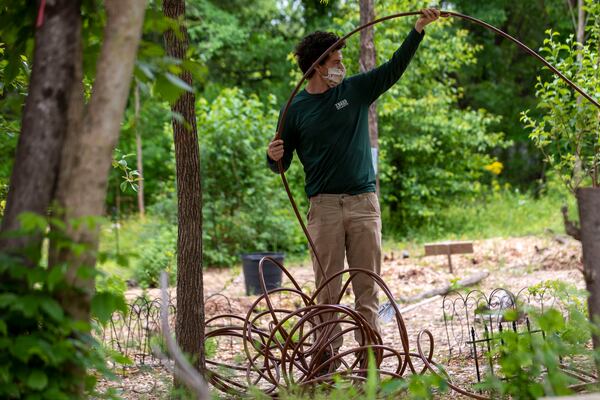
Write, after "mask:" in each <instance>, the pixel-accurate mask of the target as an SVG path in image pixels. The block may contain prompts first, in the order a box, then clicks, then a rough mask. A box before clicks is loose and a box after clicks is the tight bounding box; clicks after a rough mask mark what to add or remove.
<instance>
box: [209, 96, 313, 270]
mask: <svg viewBox="0 0 600 400" xmlns="http://www.w3.org/2000/svg"><path fill="white" fill-rule="evenodd" d="M199 109H200V110H199V112H198V115H199V117H198V134H199V137H200V152H201V157H200V159H201V163H202V193H203V210H202V212H203V227H204V229H203V246H204V250H203V251H204V262H205V265H231V264H233V263H236V262H238V260H239V255H240V253H246V252H254V251H282V250H283V251H288V252H292V253H298V252H300V251H304V250H305V248H306V247H305V244H304V240H303V238H302V233H301V231H300V230H299V228H298V227H297V226H296V222H295V217H294V214H293V212H292V210H291V207H290V206H289V204H288V203H287V197H286V195H285V192H284V191H283V189H282V187H281V183H280V182H279V177H278V176H277V175H276V174H273V173H272V172H271V171H270V170H269V169H268V168H267V166H266V148H267V144H268V143H269V141H270V140H271V138H272V137H273V136H274V134H275V125H276V122H277V106H276V104H275V98H274V97H272V96H271V98H270V102H269V103H268V104H263V103H262V102H261V101H260V100H259V99H258V97H256V96H254V95H251V96H246V95H245V94H244V92H243V91H241V90H239V89H225V90H223V91H222V92H221V93H220V95H219V96H218V97H217V98H216V99H215V100H214V101H212V102H211V103H208V101H206V100H204V99H200V101H199Z"/></svg>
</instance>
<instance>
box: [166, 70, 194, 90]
mask: <svg viewBox="0 0 600 400" xmlns="http://www.w3.org/2000/svg"><path fill="white" fill-rule="evenodd" d="M165 76H166V77H167V79H168V80H169V82H171V83H172V84H173V85H175V86H177V87H178V88H180V89H183V90H185V91H187V92H193V91H194V88H193V87H191V86H190V85H189V84H188V83H187V82H185V81H183V80H182V79H181V78H180V77H178V76H177V75H173V74H172V73H170V72H166V73H165Z"/></svg>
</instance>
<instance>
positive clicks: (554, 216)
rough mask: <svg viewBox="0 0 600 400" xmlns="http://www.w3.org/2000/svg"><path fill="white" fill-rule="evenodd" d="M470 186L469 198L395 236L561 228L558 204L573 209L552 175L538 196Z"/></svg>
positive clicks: (518, 232)
mask: <svg viewBox="0 0 600 400" xmlns="http://www.w3.org/2000/svg"><path fill="white" fill-rule="evenodd" d="M474 187H475V190H476V194H474V195H473V196H472V197H471V198H466V199H455V200H453V201H452V202H451V204H449V205H448V206H447V207H445V208H443V209H442V210H440V211H439V212H438V213H437V214H436V218H435V219H434V220H433V221H431V223H429V224H426V225H422V226H416V227H413V228H411V229H410V230H408V232H407V234H406V235H400V236H399V238H407V239H410V240H414V241H416V242H419V243H421V242H427V241H435V240H441V239H476V238H477V239H483V238H492V237H510V236H525V235H542V234H545V233H547V232H562V231H563V229H564V227H563V225H562V216H561V213H560V207H561V206H562V205H564V204H568V205H569V206H570V207H569V208H570V209H572V210H575V209H576V206H575V201H574V199H573V198H572V197H571V196H570V195H569V193H568V192H567V191H566V190H565V189H564V188H562V187H561V186H560V183H559V182H556V179H555V178H551V179H550V182H549V185H548V186H547V187H546V189H545V190H544V191H543V192H542V193H541V196H539V197H536V196H534V195H533V194H532V193H521V192H520V191H519V190H518V189H511V188H506V187H498V188H497V189H491V188H488V187H486V186H484V185H480V184H477V183H476V184H475V185H474ZM383 218H384V219H386V218H387V216H386V215H384V216H383ZM384 226H385V224H384Z"/></svg>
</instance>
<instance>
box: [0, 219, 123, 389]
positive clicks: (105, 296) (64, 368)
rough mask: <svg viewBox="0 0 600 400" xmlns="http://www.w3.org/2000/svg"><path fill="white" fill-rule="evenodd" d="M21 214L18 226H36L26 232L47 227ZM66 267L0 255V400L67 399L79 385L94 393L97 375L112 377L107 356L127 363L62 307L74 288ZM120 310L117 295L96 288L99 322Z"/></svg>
mask: <svg viewBox="0 0 600 400" xmlns="http://www.w3.org/2000/svg"><path fill="white" fill-rule="evenodd" d="M24 218H25V219H22V225H25V226H34V227H35V232H34V229H32V230H31V232H29V233H28V234H36V235H41V234H43V233H44V232H46V231H47V229H46V228H47V223H46V221H45V219H44V218H42V217H39V216H34V215H26V216H25V217H24ZM23 222H24V224H23ZM59 223H60V222H59ZM38 228H39V229H38ZM54 229H56V227H54ZM54 232H56V230H55V231H54ZM53 235H54V233H53ZM62 240H63V243H64V244H67V243H65V242H64V238H63V239H62ZM66 269H67V267H66V266H65V265H61V266H56V267H53V268H50V269H49V268H47V267H45V266H42V265H33V266H32V265H25V264H24V263H23V261H22V259H20V258H15V257H11V256H8V255H7V254H3V253H0V398H3V399H11V398H28V399H42V398H44V399H57V400H60V399H65V400H68V399H72V398H74V397H75V396H76V394H77V393H79V392H80V391H79V389H80V388H81V387H83V389H84V390H85V392H86V394H88V395H93V396H98V395H100V394H99V393H96V392H95V386H96V381H97V376H98V375H105V376H108V377H110V376H112V374H111V372H110V370H109V369H108V367H107V365H106V359H107V358H108V359H112V360H113V361H115V360H117V358H118V359H119V361H120V362H127V360H126V359H125V358H123V357H119V356H118V355H116V354H106V352H105V351H104V350H103V349H102V346H101V344H100V343H98V342H97V341H96V339H94V337H93V336H92V335H91V329H92V324H91V323H90V322H89V321H79V320H74V319H73V318H72V317H70V316H69V315H68V314H67V313H66V312H65V310H64V309H63V307H62V306H61V303H60V298H61V295H63V294H64V293H65V292H71V293H73V292H74V288H73V287H72V284H71V283H69V281H67V279H66ZM90 274H94V270H93V269H91V268H85V267H81V268H79V270H78V276H81V277H83V276H84V275H85V276H88V277H89V276H91V275H90ZM81 296H87V294H84V293H81ZM125 308H126V307H125V300H124V298H123V296H122V293H121V294H119V293H114V292H111V291H98V292H96V293H95V294H94V295H93V297H92V300H91V311H92V314H93V316H95V318H97V320H98V321H99V322H100V323H106V322H107V321H108V319H109V318H110V316H111V315H112V313H113V311H115V310H116V309H120V310H123V311H124V310H125ZM113 356H117V357H113ZM80 371H84V372H83V374H82V373H81V372H80Z"/></svg>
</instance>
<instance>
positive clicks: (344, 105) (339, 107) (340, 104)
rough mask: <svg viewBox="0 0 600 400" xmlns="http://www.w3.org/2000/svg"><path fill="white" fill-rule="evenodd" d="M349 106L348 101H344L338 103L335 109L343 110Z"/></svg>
mask: <svg viewBox="0 0 600 400" xmlns="http://www.w3.org/2000/svg"><path fill="white" fill-rule="evenodd" d="M347 105H348V100H346V99H344V100H342V101H340V102H338V103H335V108H336V110H341V109H342V108H344V107H346V106H347Z"/></svg>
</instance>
